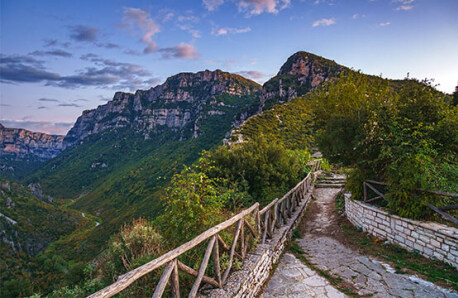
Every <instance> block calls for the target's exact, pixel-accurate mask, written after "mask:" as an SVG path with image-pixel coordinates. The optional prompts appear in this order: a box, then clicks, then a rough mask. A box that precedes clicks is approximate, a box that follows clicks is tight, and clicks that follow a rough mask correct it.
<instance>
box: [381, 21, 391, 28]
mask: <svg viewBox="0 0 458 298" xmlns="http://www.w3.org/2000/svg"><path fill="white" fill-rule="evenodd" d="M389 25H391V23H390V22H384V23H380V24H379V26H382V27H385V26H389Z"/></svg>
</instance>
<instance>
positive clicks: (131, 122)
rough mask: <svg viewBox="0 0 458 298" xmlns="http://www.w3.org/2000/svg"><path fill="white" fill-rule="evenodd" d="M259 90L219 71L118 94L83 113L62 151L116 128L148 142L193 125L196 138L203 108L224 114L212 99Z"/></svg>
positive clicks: (253, 83) (209, 111) (193, 133)
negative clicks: (190, 124)
mask: <svg viewBox="0 0 458 298" xmlns="http://www.w3.org/2000/svg"><path fill="white" fill-rule="evenodd" d="M259 89H260V86H259V85H258V84H256V83H255V82H253V81H250V80H248V79H245V78H243V77H241V76H239V75H235V74H231V73H227V72H223V71H221V70H216V71H209V70H205V71H201V72H198V73H180V74H177V75H175V76H172V77H170V78H168V79H167V80H166V82H165V83H164V84H162V85H158V86H156V87H154V88H151V89H149V90H138V91H137V92H135V94H132V93H124V92H117V93H116V94H115V95H114V97H113V100H112V101H109V102H108V103H107V104H105V105H101V106H99V107H98V108H97V109H94V110H89V111H84V112H83V114H82V115H81V116H80V117H79V118H78V120H77V121H76V123H75V125H74V127H73V128H72V129H71V130H70V131H69V133H68V134H67V136H66V137H65V139H64V147H65V148H68V147H71V146H73V145H75V144H77V143H78V142H81V141H82V140H84V139H85V138H86V137H88V136H89V135H93V134H97V133H100V132H103V131H107V130H110V129H119V128H130V129H133V130H134V131H135V132H136V133H138V134H141V135H142V136H143V137H144V138H145V139H148V138H150V137H151V136H152V135H154V134H158V133H159V132H162V131H164V130H165V129H169V130H172V131H179V130H181V129H183V128H184V127H185V126H186V125H187V124H189V123H194V125H193V127H192V129H193V132H192V136H194V137H197V136H198V135H199V124H198V121H199V120H200V119H201V117H202V115H200V113H201V111H202V110H203V108H204V106H205V105H207V106H211V108H210V109H209V110H208V111H207V115H221V113H224V112H223V111H221V109H220V107H221V106H224V105H225V103H224V102H221V101H217V100H215V99H214V97H215V96H219V95H222V94H226V95H229V96H238V97H240V96H245V95H252V94H254V93H256V92H257V91H259ZM212 98H213V100H212ZM234 121H236V119H234ZM184 135H185V134H183V137H185V136H184Z"/></svg>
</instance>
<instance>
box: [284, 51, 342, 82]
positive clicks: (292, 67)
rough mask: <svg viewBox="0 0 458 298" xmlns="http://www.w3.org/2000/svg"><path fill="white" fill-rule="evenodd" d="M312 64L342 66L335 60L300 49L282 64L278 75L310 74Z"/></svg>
mask: <svg viewBox="0 0 458 298" xmlns="http://www.w3.org/2000/svg"><path fill="white" fill-rule="evenodd" d="M310 66H317V67H327V68H333V67H336V68H338V67H341V66H340V65H338V64H337V63H336V62H335V61H333V60H329V59H326V58H323V57H321V56H318V55H315V54H312V53H309V52H305V51H299V52H296V53H294V54H293V55H291V56H290V57H289V58H288V60H286V62H285V64H283V65H282V67H281V68H280V71H279V72H278V74H277V76H280V75H309V70H310Z"/></svg>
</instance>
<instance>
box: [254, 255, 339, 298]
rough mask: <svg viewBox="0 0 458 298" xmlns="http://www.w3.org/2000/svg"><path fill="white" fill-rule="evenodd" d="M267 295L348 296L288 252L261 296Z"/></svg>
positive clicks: (262, 297)
mask: <svg viewBox="0 0 458 298" xmlns="http://www.w3.org/2000/svg"><path fill="white" fill-rule="evenodd" d="M267 297H336V298H337V297H346V296H345V295H344V294H342V293H341V292H340V291H338V290H336V289H335V288H334V287H333V286H331V284H330V283H329V281H328V280H327V279H326V278H324V277H321V276H320V275H318V274H317V273H316V272H315V271H312V270H311V269H310V268H309V267H307V266H306V265H304V264H303V263H302V262H301V261H299V260H298V259H297V258H296V257H295V256H294V255H292V254H290V253H286V254H285V255H284V256H283V258H282V259H281V261H280V263H279V264H278V267H277V269H276V270H275V273H274V275H273V276H272V278H271V279H270V281H269V283H268V284H267V287H266V288H265V289H264V292H263V294H262V295H261V298H267Z"/></svg>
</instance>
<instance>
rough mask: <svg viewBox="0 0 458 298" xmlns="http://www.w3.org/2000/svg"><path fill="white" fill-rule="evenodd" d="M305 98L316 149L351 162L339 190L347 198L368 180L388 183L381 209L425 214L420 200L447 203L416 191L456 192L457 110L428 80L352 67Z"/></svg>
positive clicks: (409, 214) (359, 192)
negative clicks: (380, 74)
mask: <svg viewBox="0 0 458 298" xmlns="http://www.w3.org/2000/svg"><path fill="white" fill-rule="evenodd" d="M310 98H311V100H312V104H313V111H314V115H315V124H316V127H317V129H318V135H317V142H318V145H319V148H320V150H321V151H322V152H323V154H324V155H325V156H327V157H329V159H330V160H331V162H340V163H343V164H344V165H345V166H349V167H352V168H353V171H352V172H351V173H350V175H349V179H348V185H347V188H348V189H349V190H350V191H351V192H352V194H353V195H354V197H356V198H361V197H362V182H363V180H365V179H372V180H378V181H384V182H386V183H388V187H387V189H386V191H387V192H386V198H387V207H388V208H389V209H391V210H393V211H395V212H396V213H397V214H399V215H401V216H405V217H411V218H420V217H425V216H428V215H430V212H429V209H428V208H427V204H428V203H433V204H435V205H439V206H440V205H444V204H445V205H446V204H450V203H451V199H449V198H444V197H437V196H433V195H426V194H425V193H423V192H420V191H418V190H442V191H449V192H455V193H456V192H458V184H457V181H458V161H457V156H456V152H457V151H458V129H457V128H458V109H457V107H456V106H453V105H451V104H450V102H449V101H448V100H447V97H446V96H445V95H444V94H442V93H440V92H439V91H437V90H436V89H434V88H433V87H432V86H431V85H430V84H429V83H428V82H417V81H414V80H406V81H403V82H393V81H389V80H384V79H381V78H377V77H369V76H366V75H363V74H360V73H355V72H352V73H347V74H345V75H343V76H342V77H341V78H340V79H339V80H338V81H336V82H332V83H329V84H327V85H326V86H325V87H324V88H320V89H318V90H316V91H315V92H313V93H312V94H311V95H310Z"/></svg>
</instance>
